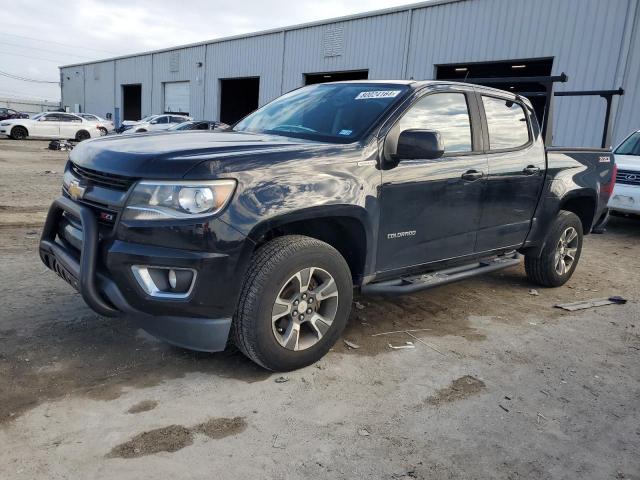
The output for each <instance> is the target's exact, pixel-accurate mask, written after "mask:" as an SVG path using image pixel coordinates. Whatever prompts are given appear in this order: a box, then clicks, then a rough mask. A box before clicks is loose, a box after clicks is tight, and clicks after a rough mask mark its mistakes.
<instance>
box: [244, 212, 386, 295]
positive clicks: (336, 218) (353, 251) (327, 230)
mask: <svg viewBox="0 0 640 480" xmlns="http://www.w3.org/2000/svg"><path fill="white" fill-rule="evenodd" d="M284 235H304V236H307V237H311V238H315V239H317V240H320V241H323V242H325V243H328V244H329V245H331V246H332V247H334V248H335V249H336V250H338V252H340V254H341V255H342V256H343V257H344V259H345V260H346V261H347V264H348V265H349V268H350V270H351V274H352V277H353V281H354V284H355V285H358V284H360V283H362V279H363V277H364V276H365V275H367V274H368V273H367V272H369V271H370V266H371V261H372V260H371V259H372V258H375V257H374V256H373V253H372V251H371V250H372V248H371V246H372V245H373V241H372V238H373V237H372V233H371V227H370V225H369V223H368V221H367V215H366V211H365V210H364V209H363V208H360V207H354V206H338V205H336V206H334V207H331V208H327V206H322V207H317V208H316V207H314V208H308V209H303V210H299V211H296V212H292V213H289V214H286V215H282V216H278V217H276V218H272V219H269V220H265V221H263V222H261V223H259V224H258V225H256V226H255V227H254V228H253V229H252V230H251V232H250V233H249V238H251V239H252V240H253V241H254V242H255V244H256V245H255V248H258V247H259V246H260V245H263V244H264V243H266V242H268V241H269V240H272V239H274V238H277V237H280V236H284Z"/></svg>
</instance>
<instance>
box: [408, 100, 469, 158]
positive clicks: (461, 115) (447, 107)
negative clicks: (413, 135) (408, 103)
mask: <svg viewBox="0 0 640 480" xmlns="http://www.w3.org/2000/svg"><path fill="white" fill-rule="evenodd" d="M396 128H397V131H398V132H402V131H403V130H409V129H422V130H437V131H438V132H440V135H441V136H442V140H443V141H444V151H445V153H454V152H456V153H461V152H470V151H471V150H472V147H471V120H470V118H469V107H468V106H467V99H466V96H465V95H464V94H463V93H434V94H431V95H425V96H424V97H422V98H421V99H420V100H418V101H417V102H416V103H415V104H414V105H413V106H412V107H411V108H410V109H409V110H408V111H407V113H405V114H404V116H403V117H402V118H401V119H400V121H399V122H398V124H397V126H396Z"/></svg>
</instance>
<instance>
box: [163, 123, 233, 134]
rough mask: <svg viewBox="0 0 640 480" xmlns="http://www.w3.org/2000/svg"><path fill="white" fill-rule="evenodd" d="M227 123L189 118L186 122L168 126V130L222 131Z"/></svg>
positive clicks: (225, 128) (226, 127) (227, 127)
mask: <svg viewBox="0 0 640 480" xmlns="http://www.w3.org/2000/svg"><path fill="white" fill-rule="evenodd" d="M229 128H230V127H229V125H227V124H226V123H222V122H214V121H213V120H190V121H188V122H182V123H178V124H177V125H173V126H171V127H169V128H168V129H167V130H168V131H172V132H173V131H176V130H177V131H180V130H217V131H224V130H227V129H229Z"/></svg>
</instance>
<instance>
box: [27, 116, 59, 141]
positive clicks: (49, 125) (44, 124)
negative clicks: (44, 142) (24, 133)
mask: <svg viewBox="0 0 640 480" xmlns="http://www.w3.org/2000/svg"><path fill="white" fill-rule="evenodd" d="M29 134H30V135H32V136H34V137H43V138H58V137H59V136H60V114H59V113H48V114H46V115H43V116H42V117H40V118H39V119H38V122H37V123H34V125H33V132H29Z"/></svg>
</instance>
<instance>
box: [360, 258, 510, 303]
mask: <svg viewBox="0 0 640 480" xmlns="http://www.w3.org/2000/svg"><path fill="white" fill-rule="evenodd" d="M520 258H521V256H520V254H518V253H513V254H509V255H503V256H500V257H493V258H490V259H486V260H481V261H479V262H475V263H470V264H468V265H462V266H460V267H453V268H447V269H445V270H440V271H437V272H430V273H426V274H422V275H413V276H409V277H400V278H396V279H393V280H387V281H384V282H377V283H369V284H367V285H363V286H362V287H361V289H360V291H361V292H362V294H363V295H403V294H406V293H415V292H419V291H421V290H427V289H428V288H433V287H437V286H439V285H445V284H447V283H452V282H457V281H458V280H464V279H465V278H470V277H475V276H476V275H482V274H483V273H489V272H494V271H496V270H502V269H503V268H509V267H514V266H516V265H518V264H520Z"/></svg>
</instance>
